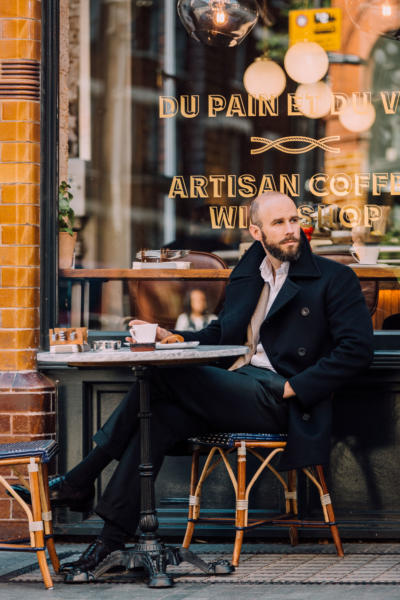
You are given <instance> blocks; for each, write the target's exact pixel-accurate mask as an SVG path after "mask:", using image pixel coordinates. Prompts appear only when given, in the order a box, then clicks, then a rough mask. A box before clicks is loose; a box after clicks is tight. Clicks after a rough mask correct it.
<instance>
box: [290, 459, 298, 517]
mask: <svg viewBox="0 0 400 600" xmlns="http://www.w3.org/2000/svg"><path fill="white" fill-rule="evenodd" d="M288 490H289V494H290V512H292V513H293V514H294V515H297V514H298V508H297V473H296V470H295V469H292V470H291V471H289V473H288Z"/></svg>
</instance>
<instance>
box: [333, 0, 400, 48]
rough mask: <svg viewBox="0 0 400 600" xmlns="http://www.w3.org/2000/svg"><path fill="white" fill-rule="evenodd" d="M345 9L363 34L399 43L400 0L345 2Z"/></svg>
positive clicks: (349, 0)
mask: <svg viewBox="0 0 400 600" xmlns="http://www.w3.org/2000/svg"><path fill="white" fill-rule="evenodd" d="M345 7H346V11H347V14H348V16H349V17H350V19H351V20H352V22H353V23H354V25H355V26H356V27H357V29H359V30H360V31H362V32H363V33H367V34H369V35H371V36H373V37H376V36H377V35H383V36H385V37H389V38H391V39H394V40H398V41H400V0H346V2H345Z"/></svg>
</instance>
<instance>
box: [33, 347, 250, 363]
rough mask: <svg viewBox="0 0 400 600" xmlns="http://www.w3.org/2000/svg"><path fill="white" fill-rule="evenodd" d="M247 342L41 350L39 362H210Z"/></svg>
mask: <svg viewBox="0 0 400 600" xmlns="http://www.w3.org/2000/svg"><path fill="white" fill-rule="evenodd" d="M247 352H248V347H247V346H205V345H204V346H196V347H195V348H185V349H182V348H179V349H178V348H173V349H168V350H152V351H150V352H131V350H130V348H121V349H120V350H90V351H89V352H71V353H68V354H53V353H51V352H38V355H37V360H38V362H39V363H40V366H44V365H57V364H60V365H61V364H63V365H65V364H68V365H73V366H93V367H94V366H96V365H111V366H112V365H115V366H121V365H127V366H128V365H135V364H144V363H148V364H162V363H173V362H176V363H177V364H179V363H185V362H193V363H195V362H207V361H209V360H211V359H216V358H229V357H235V356H242V355H243V354H247Z"/></svg>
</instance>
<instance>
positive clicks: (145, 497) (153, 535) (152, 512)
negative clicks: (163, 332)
mask: <svg viewBox="0 0 400 600" xmlns="http://www.w3.org/2000/svg"><path fill="white" fill-rule="evenodd" d="M133 370H134V372H135V376H136V378H137V380H138V383H139V394H140V396H139V397H140V413H139V419H140V466H139V472H140V507H141V508H140V520H139V528H140V531H141V533H140V537H139V541H138V543H137V544H136V545H135V546H134V547H133V548H127V549H126V550H116V551H115V552H111V554H109V555H108V556H107V558H105V559H104V560H103V561H102V562H101V563H100V564H99V565H98V566H97V568H96V569H94V570H93V571H92V572H89V573H86V572H81V573H76V574H74V572H71V573H68V574H67V575H66V582H68V583H78V582H83V581H96V580H99V579H100V578H101V579H102V580H104V575H106V574H107V573H108V572H109V571H110V569H114V568H115V567H124V568H125V569H126V570H128V571H129V570H133V569H142V571H141V572H137V571H136V577H138V576H142V577H146V578H148V586H149V587H154V588H157V587H159V588H162V587H171V586H173V585H174V581H173V579H172V577H171V576H170V575H168V574H167V572H166V570H167V566H168V565H179V564H180V563H181V562H183V561H185V562H189V563H191V564H193V565H195V566H196V567H198V568H199V569H201V570H202V571H203V572H204V573H207V574H208V575H224V574H225V575H227V574H229V573H232V571H234V570H235V569H234V567H232V566H231V565H230V564H229V562H228V561H226V560H219V561H216V562H213V563H206V562H205V561H203V560H202V559H201V558H199V557H198V556H196V554H194V553H193V552H191V551H190V550H187V549H185V548H171V547H169V546H165V545H164V544H163V543H162V541H161V540H160V538H159V536H158V533H157V530H158V519H157V513H156V508H155V495H154V477H153V463H152V455H151V434H150V423H151V411H150V408H151V406H150V390H149V382H148V377H147V375H148V367H146V366H137V367H136V366H135V367H133ZM132 576H133V577H135V575H134V574H133V573H132ZM136 577H135V578H136ZM107 579H108V577H107Z"/></svg>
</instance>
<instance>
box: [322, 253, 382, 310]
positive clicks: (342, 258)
mask: <svg viewBox="0 0 400 600" xmlns="http://www.w3.org/2000/svg"><path fill="white" fill-rule="evenodd" d="M318 254H319V256H324V257H325V258H329V259H330V260H334V261H336V262H340V263H342V264H343V265H349V264H350V263H354V258H353V257H352V255H351V254H350V253H349V252H336V253H332V254H330V253H328V252H326V253H325V252H324V253H318ZM360 285H361V291H362V293H363V294H364V298H365V302H366V304H367V307H368V310H369V314H370V315H371V316H372V315H373V314H374V312H375V311H376V307H377V304H378V296H379V282H378V281H377V280H374V279H362V280H361V281H360Z"/></svg>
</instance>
